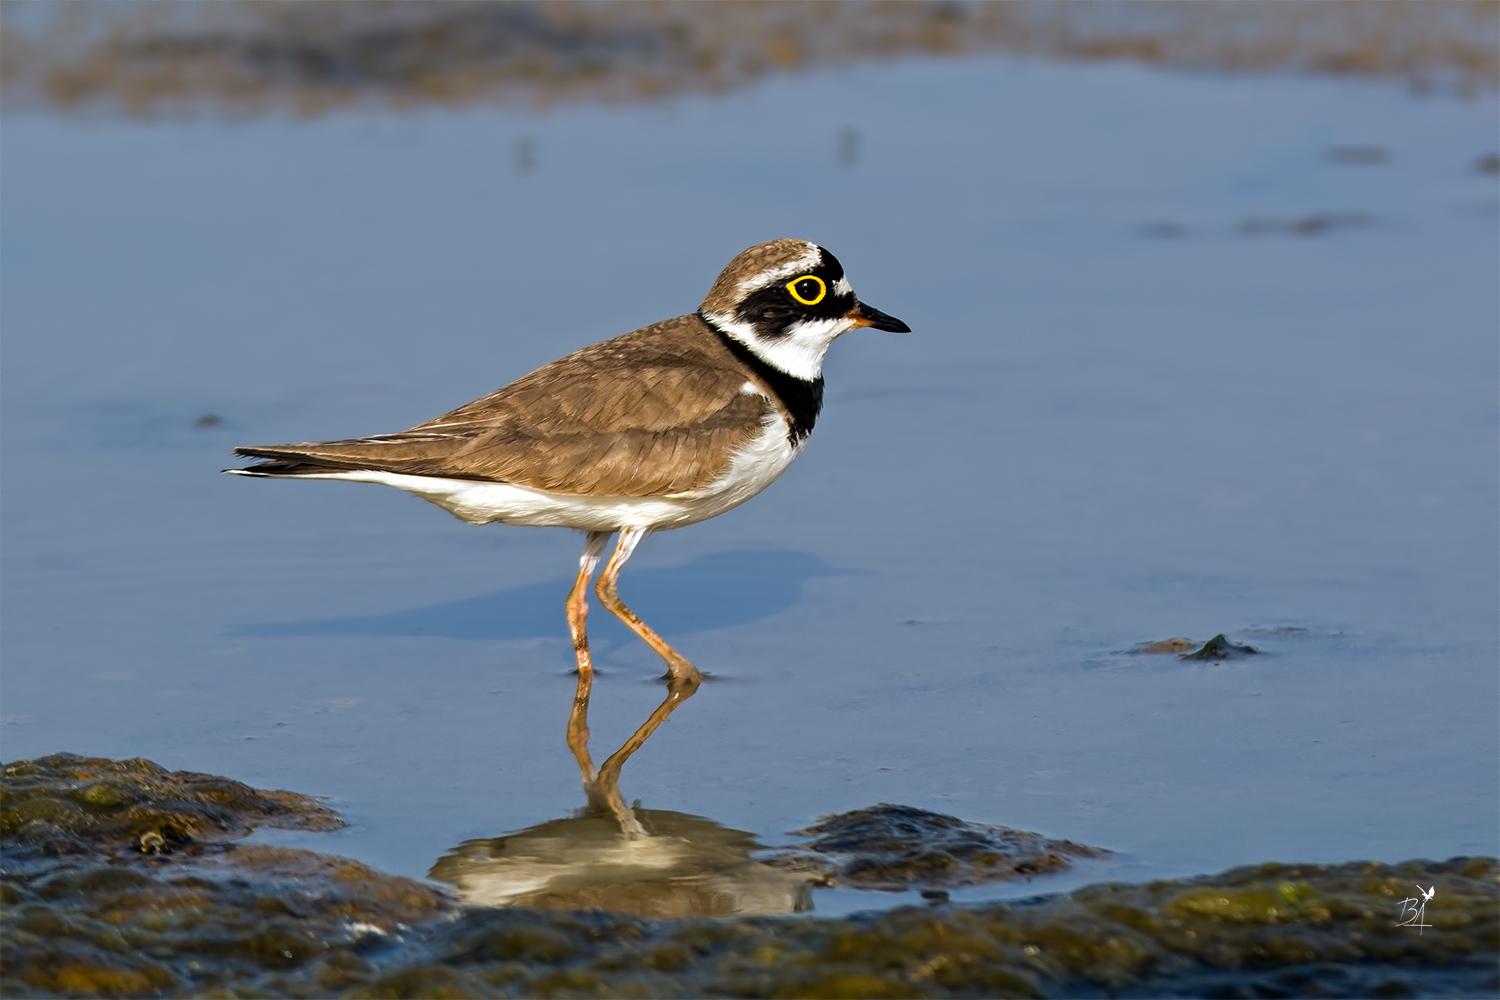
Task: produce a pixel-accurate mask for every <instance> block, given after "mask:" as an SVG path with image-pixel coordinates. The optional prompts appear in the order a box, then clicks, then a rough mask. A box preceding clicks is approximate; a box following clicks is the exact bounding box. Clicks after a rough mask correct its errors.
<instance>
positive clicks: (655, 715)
mask: <svg viewBox="0 0 1500 1000" xmlns="http://www.w3.org/2000/svg"><path fill="white" fill-rule="evenodd" d="M701 683H702V675H701V674H699V673H698V672H697V671H696V670H695V671H693V676H691V677H681V678H679V677H676V676H673V677H672V678H671V679H670V680H668V681H667V697H666V699H665V700H663V701H662V703H661V704H660V705H658V706H656V711H654V712H652V713H651V715H650V717H649V718H647V719H646V721H645V722H643V723H641V727H640V728H639V729H637V730H636V731H635V732H634V733H633V734H632V735H631V737H630V739H628V740H626V741H625V745H624V746H622V747H620V749H618V750H616V751H615V752H614V753H612V754H610V755H609V759H607V760H606V761H605V762H604V763H603V764H602V765H601V766H600V768H599V777H598V778H597V779H596V780H595V782H594V787H595V788H596V789H597V790H598V792H599V794H600V795H602V796H603V797H604V800H605V802H606V804H607V805H608V806H609V808H610V811H611V812H613V813H614V814H615V815H616V817H618V818H619V819H620V825H621V826H622V827H623V828H624V830H625V833H626V835H627V836H636V835H637V834H635V833H634V832H633V831H632V828H631V823H634V825H635V826H637V827H639V825H640V824H639V821H636V820H635V816H634V815H633V814H630V813H627V812H626V810H625V803H624V800H623V799H621V797H620V789H619V784H620V768H622V767H624V766H625V762H626V761H627V760H629V759H630V755H631V754H633V753H635V752H636V751H637V750H639V749H640V748H641V745H642V744H644V743H645V742H646V741H647V740H648V739H650V738H651V734H652V733H654V732H656V727H657V726H660V725H661V724H662V723H663V722H666V721H667V716H669V715H671V714H672V713H673V712H674V711H675V710H676V708H677V706H678V705H681V704H682V703H683V702H685V701H687V700H688V699H689V698H691V697H692V696H693V695H694V694H696V693H697V691H698V685H699V684H701ZM627 815H628V816H629V822H627V820H626V819H625V817H626V816H627Z"/></svg>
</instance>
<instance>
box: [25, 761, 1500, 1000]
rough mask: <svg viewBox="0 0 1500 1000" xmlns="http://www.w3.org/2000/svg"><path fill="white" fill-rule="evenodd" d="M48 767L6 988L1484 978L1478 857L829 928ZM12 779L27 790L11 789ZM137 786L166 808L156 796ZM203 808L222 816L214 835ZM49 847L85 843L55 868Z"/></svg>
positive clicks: (1492, 905)
mask: <svg viewBox="0 0 1500 1000" xmlns="http://www.w3.org/2000/svg"><path fill="white" fill-rule="evenodd" d="M46 760H48V761H51V763H50V764H46V763H43V762H23V763H21V764H16V765H11V767H9V768H7V769H6V776H5V782H6V784H5V790H6V796H7V797H6V800H5V805H4V809H5V812H6V814H7V822H11V823H14V821H13V819H11V818H10V817H11V816H13V812H12V810H13V807H14V806H15V805H16V803H17V802H20V803H23V804H24V803H36V802H49V803H57V805H49V806H47V807H46V808H45V809H40V808H38V807H35V806H33V807H30V811H29V812H28V813H26V818H25V819H24V820H23V821H21V822H20V823H18V824H14V825H12V826H8V827H7V828H6V830H7V832H6V835H5V843H4V848H5V851H6V857H7V859H8V860H7V864H6V865H5V870H4V872H3V874H0V889H3V895H0V901H3V909H0V995H4V996H7V997H12V996H14V997H52V996H59V997H95V996H97V997H239V996H275V997H329V996H348V997H554V996H555V997H575V996H607V997H616V996H619V997H697V996H710V997H949V996H997V997H1004V996H1011V997H1029V996H1214V997H1275V996H1476V997H1477V996H1493V995H1495V993H1496V992H1497V987H1500V983H1497V977H1496V960H1497V956H1500V923H1497V913H1500V891H1497V882H1500V863H1497V862H1496V861H1495V860H1494V859H1491V858H1455V859H1453V860H1451V861H1446V862H1440V863H1433V862H1425V861H1424V862H1411V863H1408V864H1404V865H1385V864H1377V863H1374V862H1356V863H1351V864H1344V865H1274V864H1273V865H1260V866H1255V867H1248V868H1237V869H1234V870H1232V871H1229V872H1225V873H1223V874H1222V875H1216V876H1210V877H1206V878H1200V879H1189V880H1178V881H1162V882H1153V883H1149V884H1146V885H1124V884H1109V885H1096V886H1090V887H1088V888H1085V889H1081V890H1079V891H1077V892H1073V893H1069V894H1066V895H1058V896H1053V897H1047V898H1042V899H1034V900H1027V901H1024V902H1020V903H1010V904H991V905H985V906H968V907H965V906H942V907H936V908H933V907H908V908H904V909H900V910H893V911H890V912H886V913H876V914H859V915H855V916H853V917H847V918H841V919H818V918H809V917H803V918H797V919H782V918H771V917H755V918H743V917H742V918H734V919H705V918H696V919H684V920H662V919H654V920H648V919H643V918H640V917H635V916H627V915H622V914H611V913H604V912H600V911H574V912H568V911H562V910H536V909H523V908H510V909H492V908H488V907H472V908H467V909H465V908H461V907H459V906H458V905H457V904H456V903H454V902H452V901H451V900H449V899H448V898H447V897H445V896H444V895H442V894H440V893H439V892H437V891H436V890H434V889H431V888H429V887H428V886H426V885H423V884H422V883H419V882H415V881H413V880H410V879H403V878H395V877H392V876H388V875H383V874H381V873H380V872H376V871H373V870H372V869H370V868H367V867H366V866H364V865H361V864H358V863H356V862H353V861H348V860H345V859H342V858H336V857H330V856H326V855H320V854H315V853H313V852H310V851H302V850H290V849H286V848H277V847H267V846H260V845H246V844H236V843H233V842H232V841H230V840H228V839H227V837H228V835H229V834H228V832H232V831H234V830H242V829H246V828H248V827H249V826H251V825H254V823H255V822H257V821H258V820H257V819H256V818H255V810H253V809H249V808H248V804H251V803H262V802H264V803H271V805H264V806H257V807H256V808H259V809H263V810H267V811H268V813H263V814H261V817H260V820H259V821H263V820H264V815H266V814H269V815H272V816H273V817H279V818H282V819H285V818H287V814H282V813H278V811H277V810H280V809H287V810H290V815H304V817H305V818H310V817H312V816H318V817H321V819H318V820H317V821H316V822H318V823H323V824H327V823H328V822H329V819H330V818H331V813H328V811H327V810H326V809H325V808H324V807H322V806H318V805H317V803H313V802H311V800H306V802H305V803H303V804H299V801H298V800H301V799H302V797H300V796H292V795H291V794H290V793H263V792H257V791H256V790H254V789H249V788H247V787H246V786H243V785H239V784H238V783H236V782H227V781H225V779H210V778H209V777H208V776H205V775H189V776H177V779H178V780H172V778H173V776H171V775H168V774H167V772H165V771H162V770H161V769H160V768H156V767H155V765H150V764H149V763H148V762H143V761H130V762H120V770H118V771H116V770H112V769H111V768H110V767H109V766H108V765H110V764H111V763H112V762H108V761H83V760H82V759H81V758H69V757H61V756H59V757H56V758H47V759H46ZM120 773H125V774H135V775H143V776H146V778H147V779H150V780H148V781H146V782H145V783H143V784H129V783H126V784H125V786H124V788H125V791H124V792H116V790H114V789H113V788H111V789H110V790H109V791H108V793H94V795H93V797H92V798H91V797H90V795H89V789H90V788H91V787H93V786H92V781H93V780H95V779H94V778H91V777H90V776H91V775H99V774H120ZM12 775H14V776H15V777H12ZM153 776H154V777H153ZM17 779H24V780H25V781H26V782H27V784H26V785H25V788H24V793H25V794H24V795H22V796H20V797H19V798H17V797H16V796H15V787H14V785H15V784H16V782H17ZM152 782H155V783H152ZM153 789H159V790H161V791H162V792H163V793H164V794H166V795H167V796H168V797H167V799H165V800H164V802H163V803H157V802H155V801H153V800H152V799H151V797H150V795H151V794H154V792H152V790H153ZM194 789H197V790H199V791H202V792H203V793H204V794H202V795H196V794H195V793H194V791H193V790H194ZM132 792H133V793H134V794H132ZM121 796H123V797H121ZM225 798H227V799H228V800H231V801H232V802H233V803H238V805H235V806H233V807H230V806H226V805H225V802H224V801H222V800H223V799H225ZM215 801H218V802H219V805H221V806H225V808H226V809H227V810H228V811H227V812H226V813H225V814H222V815H220V814H217V813H214V814H213V815H217V816H219V817H220V819H219V820H216V821H215V822H214V823H207V820H206V819H205V818H204V817H205V816H206V815H208V814H209V813H208V803H211V802H215ZM310 807H316V808H315V809H314V810H313V811H312V812H308V813H305V814H303V813H300V812H299V810H301V809H303V808H310ZM883 808H887V809H899V808H900V807H883ZM200 810H201V811H200ZM867 812H873V810H872V811H867ZM850 815H855V816H858V815H859V814H850ZM928 815H930V814H928ZM48 816H50V817H54V818H60V819H61V820H62V821H63V822H64V823H65V824H67V825H61V824H59V823H56V822H54V821H53V820H52V819H46V821H45V822H41V820H43V819H45V817H48ZM165 816H188V817H193V818H195V821H197V822H200V823H207V825H204V826H199V827H195V828H194V829H195V830H196V831H197V832H196V833H195V834H194V835H193V836H194V839H193V840H192V841H191V846H192V848H193V849H191V850H186V849H185V850H179V851H178V852H176V853H174V854H172V855H169V856H161V855H153V854H147V853H142V852H141V851H140V850H139V846H138V845H136V844H134V843H133V842H132V840H131V838H132V837H139V834H137V833H135V832H134V831H135V830H136V829H137V827H136V826H134V825H133V824H134V823H135V822H136V820H139V819H143V818H146V817H152V818H157V817H165ZM77 817H84V819H78V818H77ZM129 817H135V818H134V819H130V818H129ZM944 819H951V817H945V818H944ZM162 822H165V820H163V821H162ZM297 822H301V821H300V820H298V821H297ZM938 827H939V829H949V830H953V829H958V828H955V827H944V826H943V825H942V824H939V825H938ZM58 831H64V832H65V833H66V836H67V837H68V838H71V840H70V841H69V843H71V844H72V845H73V846H74V847H75V848H77V849H76V850H72V851H69V852H64V853H55V852H52V851H51V846H52V845H55V838H56V835H57V832H58ZM226 831H228V832H226ZM824 832H825V834H826V835H829V836H833V834H832V833H829V832H828V831H824ZM37 838H39V840H38V839H37ZM37 843H41V844H42V845H43V847H45V848H46V849H37V847H36V844H37ZM122 845H123V849H122ZM12 858H18V859H20V863H19V864H17V863H11V862H10V861H9V859H12ZM1419 887H1420V890H1421V897H1419V894H1418V891H1417V890H1418V888H1419ZM1428 893H1430V894H1431V895H1430V898H1425V896H1426V894H1428ZM1414 898H1424V903H1423V905H1424V907H1425V908H1424V909H1423V910H1422V911H1421V915H1422V919H1421V920H1420V921H1419V922H1420V923H1421V924H1422V925H1423V926H1421V927H1417V926H1415V925H1413V924H1412V922H1411V920H1410V919H1409V917H1410V915H1411V912H1412V910H1411V907H1412V905H1413V904H1412V903H1411V900H1412V899H1414ZM1403 921H1404V922H1405V925H1404V926H1403V925H1402V924H1403Z"/></svg>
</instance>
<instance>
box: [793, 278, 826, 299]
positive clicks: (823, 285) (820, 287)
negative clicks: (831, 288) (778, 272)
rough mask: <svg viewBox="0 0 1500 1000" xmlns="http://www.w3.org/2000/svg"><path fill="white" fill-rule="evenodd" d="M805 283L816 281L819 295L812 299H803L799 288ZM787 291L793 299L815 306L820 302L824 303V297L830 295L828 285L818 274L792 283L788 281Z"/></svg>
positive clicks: (796, 279) (795, 279)
mask: <svg viewBox="0 0 1500 1000" xmlns="http://www.w3.org/2000/svg"><path fill="white" fill-rule="evenodd" d="M804 281H816V282H817V283H818V294H817V295H814V296H813V297H812V298H810V299H808V298H803V296H802V293H801V292H799V291H797V286H798V285H800V284H802V282H804ZM786 290H787V291H789V292H791V293H792V298H794V299H796V300H797V301H798V302H800V303H802V304H803V305H805V306H815V305H817V304H818V303H819V302H822V301H823V298H824V296H826V295H827V294H828V285H827V284H826V283H825V282H824V281H823V279H822V278H820V277H818V276H817V275H816V274H804V275H803V276H802V277H800V278H793V279H792V280H791V281H788V282H787V283H786Z"/></svg>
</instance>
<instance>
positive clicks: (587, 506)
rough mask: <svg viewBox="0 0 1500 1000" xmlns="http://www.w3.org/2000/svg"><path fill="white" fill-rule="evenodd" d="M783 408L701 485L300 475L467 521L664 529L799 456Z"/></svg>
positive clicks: (732, 502)
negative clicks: (417, 502)
mask: <svg viewBox="0 0 1500 1000" xmlns="http://www.w3.org/2000/svg"><path fill="white" fill-rule="evenodd" d="M797 451H798V449H797V448H794V447H793V446H792V444H791V442H790V441H788V440H787V426H786V421H785V420H784V419H782V417H781V415H780V414H773V415H772V416H771V417H769V418H767V420H766V425H765V430H764V431H763V432H762V433H761V435H760V437H758V438H756V439H755V440H754V441H752V442H750V444H748V445H746V446H745V447H744V448H742V449H741V450H740V451H739V452H738V453H737V454H736V455H735V456H734V459H733V461H732V462H731V463H730V466H729V471H727V472H726V473H725V474H724V475H723V476H721V477H719V478H718V479H717V480H715V481H714V482H712V483H710V484H708V485H707V486H705V487H703V488H702V489H698V490H694V491H692V492H690V493H673V494H669V495H667V496H659V497H608V496H582V495H579V494H575V493H548V492H546V491H544V490H534V489H531V488H530V487H526V486H517V485H515V484H512V483H487V482H479V481H476V480H472V479H441V478H438V477H435V476H410V475H405V474H403V473H396V472H374V471H360V472H323V473H312V474H308V475H302V476H297V477H296V478H298V479H342V480H347V481H349V482H355V483H379V484H381V485H382V486H394V487H396V488H397V489H398V490H406V491H407V492H408V493H414V494H416V495H417V496H419V497H421V498H422V499H423V500H427V501H430V502H432V503H435V504H437V505H438V506H439V507H441V508H443V509H444V510H446V511H448V512H449V513H450V514H452V515H453V516H454V517H457V518H459V519H460V520H464V521H468V522H469V523H470V524H489V523H490V522H492V521H501V522H503V523H505V524H520V525H528V526H532V527H553V528H581V529H583V530H584V531H618V530H619V529H620V528H624V527H638V528H647V529H650V530H653V531H665V530H667V529H670V528H681V527H683V526H684V525H688V524H696V523H698V522H699V521H706V520H708V519H709V518H711V517H714V516H716V515H719V514H722V513H724V512H725V511H726V510H731V509H732V508H735V507H738V506H739V505H740V504H742V503H744V502H745V501H746V500H749V499H750V498H751V497H753V496H755V495H756V494H757V493H759V492H760V491H761V490H763V489H765V488H766V487H767V486H770V485H771V484H772V483H773V482H775V481H776V477H778V476H780V475H781V474H782V473H783V472H785V471H786V467H787V466H788V465H791V464H792V459H793V458H795V457H797Z"/></svg>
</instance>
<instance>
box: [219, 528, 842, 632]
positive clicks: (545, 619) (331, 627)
mask: <svg viewBox="0 0 1500 1000" xmlns="http://www.w3.org/2000/svg"><path fill="white" fill-rule="evenodd" d="M860 572H862V571H860V570H847V569H839V568H837V567H834V566H829V565H827V564H826V563H824V562H823V561H822V560H821V559H819V558H818V557H817V556H814V555H812V554H811V553H809V552H797V551H791V550H786V549H769V550H742V551H735V552H718V553H714V554H713V555H707V556H702V557H700V558H698V559H695V560H693V561H692V562H690V563H685V564H683V565H681V566H666V567H661V568H651V569H640V570H637V571H632V570H631V569H630V568H629V567H627V568H626V570H625V572H624V573H623V574H622V575H621V578H620V596H621V597H622V598H624V599H625V601H626V603H627V604H629V605H630V607H631V608H632V609H634V610H635V611H636V612H637V613H638V614H640V616H641V617H642V618H643V619H645V621H646V622H647V623H648V624H650V625H651V627H652V628H654V629H656V630H657V631H658V632H661V633H663V634H666V635H682V634H686V633H690V632H706V631H709V630H711V629H720V628H730V627H732V626H735V625H745V624H748V623H750V622H755V621H760V620H762V619H764V618H770V617H771V616H773V615H777V614H780V613H781V612H783V611H787V610H789V609H791V608H793V607H795V606H796V605H797V604H798V603H799V602H800V601H801V600H802V591H803V585H804V584H806V583H807V582H808V581H809V580H813V579H816V578H818V577H823V576H850V575H856V574H858V573H860ZM572 586H573V578H572V576H567V577H560V578H558V579H556V580H549V581H547V582H545V583H534V584H528V585H527V586H524V587H512V588H510V589H506V590H496V591H492V592H490V593H488V594H481V595H480V596H478V597H466V598H463V599H462V600H457V601H445V602H443V603H442V604H430V605H428V606H426V607H421V608H412V609H410V610H405V611H390V612H386V613H385V614H377V615H362V616H359V617H355V618H324V619H318V620H314V621H298V622H255V623H250V624H247V625H242V626H240V627H239V628H237V629H236V630H235V634H236V635H242V636H298V635H375V636H435V637H438V638H444V639H533V638H561V639H564V640H566V639H567V631H568V630H567V623H566V617H565V614H564V610H563V602H564V600H565V598H566V597H567V594H568V590H569V588H571V587H572ZM591 604H592V605H593V608H594V613H593V614H591V615H590V616H589V636H590V638H591V639H596V640H603V641H606V642H611V643H613V642H620V641H623V640H627V639H632V638H634V637H633V636H632V635H631V633H630V632H629V631H628V630H627V629H626V628H625V626H624V625H622V624H620V622H618V621H617V620H616V619H615V618H614V616H613V615H611V614H609V613H608V612H605V611H603V609H601V608H600V607H599V605H598V599H597V598H593V599H592V600H591Z"/></svg>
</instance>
